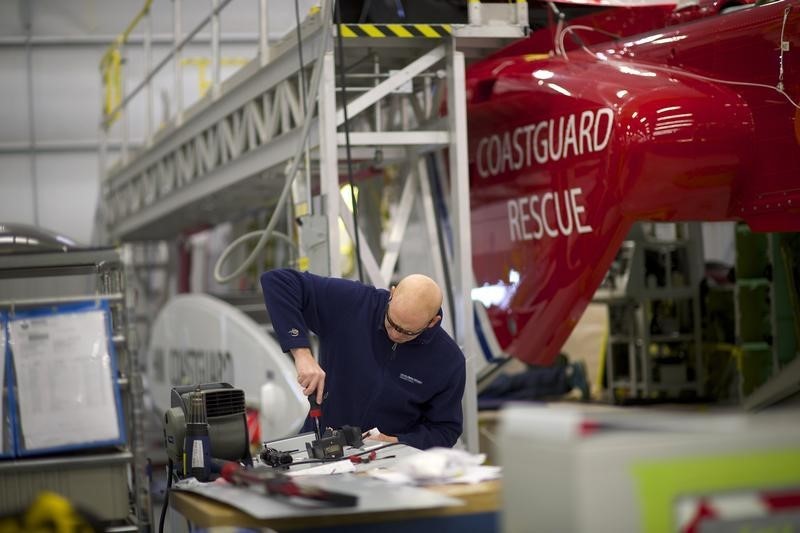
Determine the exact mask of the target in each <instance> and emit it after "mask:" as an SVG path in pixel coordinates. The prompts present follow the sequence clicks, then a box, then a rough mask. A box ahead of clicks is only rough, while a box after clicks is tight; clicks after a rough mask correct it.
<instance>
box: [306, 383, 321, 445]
mask: <svg viewBox="0 0 800 533" xmlns="http://www.w3.org/2000/svg"><path fill="white" fill-rule="evenodd" d="M308 403H309V404H311V409H309V410H308V416H310V417H311V418H313V419H314V434H315V435H316V437H317V440H319V439H320V438H321V437H322V434H321V433H320V431H319V419H320V417H321V416H322V406H321V405H320V404H318V403H317V393H316V392H315V393H313V394H311V396H309V397H308Z"/></svg>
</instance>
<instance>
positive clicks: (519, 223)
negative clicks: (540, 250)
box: [507, 187, 592, 242]
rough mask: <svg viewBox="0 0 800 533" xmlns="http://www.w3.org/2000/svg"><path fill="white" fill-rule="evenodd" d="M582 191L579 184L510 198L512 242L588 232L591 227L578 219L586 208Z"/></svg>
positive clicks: (509, 215) (509, 223) (509, 214)
mask: <svg viewBox="0 0 800 533" xmlns="http://www.w3.org/2000/svg"><path fill="white" fill-rule="evenodd" d="M582 195H583V190H582V189H581V188H580V187H573V188H571V189H567V190H564V191H547V192H545V193H543V194H532V195H530V196H525V197H522V198H514V199H512V200H509V201H508V204H507V205H508V227H509V231H510V233H511V242H514V241H532V240H537V241H538V240H539V239H541V238H542V237H545V236H548V237H558V236H559V235H562V236H564V237H566V236H568V235H572V234H573V233H578V234H582V233H590V232H591V231H592V227H591V226H590V225H588V224H584V223H583V221H582V220H581V218H582V215H583V213H584V212H585V211H586V207H585V206H584V204H583V201H582V199H581V196H582Z"/></svg>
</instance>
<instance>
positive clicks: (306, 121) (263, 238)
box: [214, 2, 331, 283]
mask: <svg viewBox="0 0 800 533" xmlns="http://www.w3.org/2000/svg"><path fill="white" fill-rule="evenodd" d="M324 5H325V8H326V12H325V13H323V14H322V18H321V20H322V21H327V20H330V19H331V13H330V6H331V3H330V2H325V3H324ZM320 31H321V32H322V36H321V41H320V47H319V55H318V57H317V61H316V64H315V65H314V70H313V72H312V74H311V82H310V83H309V89H310V91H311V92H310V94H309V98H308V102H316V100H317V95H318V94H319V86H320V79H321V77H322V63H323V59H324V57H325V52H326V51H327V49H328V38H329V36H330V32H329V31H327V27H326V25H325V24H324V23H323V24H322V28H321V29H320ZM301 68H302V65H301ZM310 115H311V113H310V112H308V113H306V114H305V115H304V117H303V127H302V129H301V132H300V140H299V142H298V143H297V147H296V148H295V153H294V154H293V157H292V160H291V161H292V162H291V164H290V165H289V170H288V171H287V172H286V179H285V182H284V185H283V189H282V190H281V193H280V196H279V197H278V202H277V204H276V206H275V211H274V212H273V213H272V218H270V220H269V222H268V223H267V227H266V228H264V229H263V230H262V231H256V232H251V233H249V234H248V235H250V236H251V237H248V238H247V239H243V238H241V237H240V238H238V239H236V240H235V241H234V242H232V243H231V244H230V245H228V247H227V248H225V250H224V251H223V252H222V254H221V255H220V256H219V259H217V262H216V264H215V265H214V279H215V280H216V281H217V283H228V282H230V281H232V280H234V279H236V278H238V277H239V276H241V275H242V274H243V273H244V272H245V271H246V270H247V268H248V267H249V266H250V265H251V264H252V263H253V261H255V259H256V258H257V257H258V255H259V254H260V253H261V250H262V249H263V248H264V246H265V245H266V243H267V241H269V239H270V237H272V235H273V233H274V229H275V226H276V225H277V223H278V218H279V217H280V215H281V213H282V212H283V209H284V206H285V204H286V199H287V198H288V196H289V192H290V190H291V187H292V182H293V181H294V178H295V176H296V175H297V168H298V166H299V165H300V159H301V157H302V156H303V152H304V149H305V145H306V142H307V140H308V134H309V132H310V130H311V123H312V120H311V116H310ZM256 235H260V237H259V239H258V242H257V243H256V245H255V247H254V248H253V251H252V252H250V255H249V256H247V258H246V259H245V260H244V261H242V263H241V264H240V265H239V266H238V267H237V268H235V269H234V270H233V272H231V273H230V274H223V273H222V266H223V265H224V264H225V262H226V261H227V260H228V257H230V255H231V254H232V253H233V251H234V250H235V249H236V248H237V247H238V246H239V245H240V244H241V243H243V242H245V241H246V240H249V239H250V238H255V236H256Z"/></svg>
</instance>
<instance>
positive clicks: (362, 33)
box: [337, 24, 453, 39]
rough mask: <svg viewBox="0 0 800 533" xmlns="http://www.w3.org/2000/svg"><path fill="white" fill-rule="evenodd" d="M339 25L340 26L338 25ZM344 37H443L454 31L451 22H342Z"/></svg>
mask: <svg viewBox="0 0 800 533" xmlns="http://www.w3.org/2000/svg"><path fill="white" fill-rule="evenodd" d="M337 27H338V26H337ZM341 28H342V37H345V38H348V37H349V38H353V37H374V38H378V39H380V38H382V37H402V38H404V39H411V38H419V37H422V38H427V39H441V38H443V37H449V36H450V34H451V33H452V32H453V30H452V28H451V27H450V25H449V24H342V26H341Z"/></svg>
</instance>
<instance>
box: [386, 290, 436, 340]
mask: <svg viewBox="0 0 800 533" xmlns="http://www.w3.org/2000/svg"><path fill="white" fill-rule="evenodd" d="M390 303H392V299H391V298H389V301H388V302H386V310H385V311H384V313H383V315H384V316H385V317H386V322H388V323H389V325H390V326H392V329H393V330H395V331H396V332H397V333H401V334H403V335H407V336H409V337H416V336H417V335H419V334H420V333H422V332H423V331H425V330H426V329H428V325H427V324H426V325H425V327H424V328H422V329H420V330H417V331H410V330H408V329H406V328H403V327H400V326H398V325H397V324H395V323H394V321H393V320H392V319H391V318H390V317H389V304H390ZM428 324H430V320H428Z"/></svg>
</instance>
